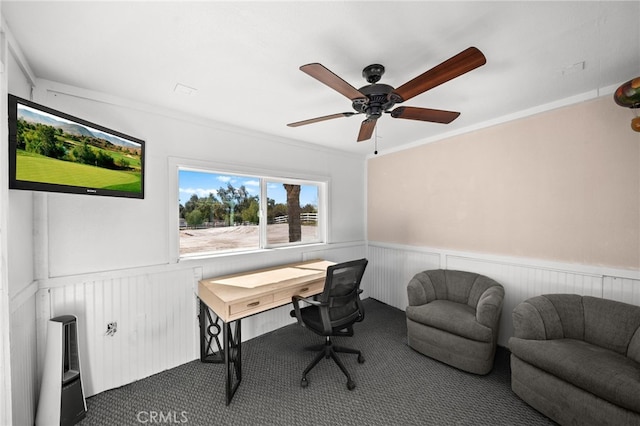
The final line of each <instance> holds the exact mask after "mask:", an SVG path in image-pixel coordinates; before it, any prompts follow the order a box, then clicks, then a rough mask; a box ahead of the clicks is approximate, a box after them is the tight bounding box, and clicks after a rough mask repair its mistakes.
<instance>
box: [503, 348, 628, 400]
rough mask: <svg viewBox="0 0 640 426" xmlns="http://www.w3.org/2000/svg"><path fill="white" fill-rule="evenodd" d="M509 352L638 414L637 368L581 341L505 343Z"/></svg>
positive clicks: (620, 356)
mask: <svg viewBox="0 0 640 426" xmlns="http://www.w3.org/2000/svg"><path fill="white" fill-rule="evenodd" d="M509 348H510V349H511V353H513V354H514V355H515V356H517V357H518V358H520V359H521V360H523V361H525V362H527V363H529V364H531V365H533V366H534V367H537V368H539V369H540V370H543V371H546V372H548V373H550V374H553V375H554V376H555V377H557V378H559V379H562V380H564V381H566V382H568V383H571V384H572V385H574V386H576V387H578V388H580V389H585V390H588V391H589V392H591V393H593V394H594V395H596V396H598V397H600V398H602V399H604V400H607V401H610V402H612V403H613V404H616V405H619V406H621V407H624V408H627V409H629V410H633V411H636V412H640V398H638V395H640V365H638V363H637V362H635V361H633V360H631V359H629V358H627V357H626V356H624V355H622V354H619V353H617V352H614V351H612V350H609V349H605V348H602V347H600V346H595V345H592V344H590V343H587V342H585V341H583V340H575V339H556V340H524V339H518V338H512V339H511V340H510V341H509Z"/></svg>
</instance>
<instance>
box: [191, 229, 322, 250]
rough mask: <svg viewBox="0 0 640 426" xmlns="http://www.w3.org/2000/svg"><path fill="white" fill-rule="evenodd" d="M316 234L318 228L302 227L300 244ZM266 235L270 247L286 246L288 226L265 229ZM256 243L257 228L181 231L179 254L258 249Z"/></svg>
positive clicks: (258, 239) (258, 230)
mask: <svg viewBox="0 0 640 426" xmlns="http://www.w3.org/2000/svg"><path fill="white" fill-rule="evenodd" d="M317 231H318V227H317V226H307V225H302V242H303V243H304V242H305V241H315V240H316V239H317V236H316V233H317ZM267 234H268V235H269V242H270V244H286V243H288V242H289V225H288V224H286V223H283V224H274V225H267ZM259 242H260V229H259V226H258V225H246V226H226V227H219V228H206V229H184V230H181V231H180V254H181V255H183V254H190V253H201V252H212V251H221V250H242V249H257V248H258V244H259Z"/></svg>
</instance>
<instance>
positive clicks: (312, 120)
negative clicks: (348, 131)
mask: <svg viewBox="0 0 640 426" xmlns="http://www.w3.org/2000/svg"><path fill="white" fill-rule="evenodd" d="M354 114H356V113H355V112H339V113H337V114H331V115H325V116H323V117H316V118H310V119H308V120H302V121H296V122H295V123H289V124H287V126H289V127H298V126H304V125H306V124H312V123H318V122H320V121H326V120H331V119H334V118H340V117H351V116H352V115H354Z"/></svg>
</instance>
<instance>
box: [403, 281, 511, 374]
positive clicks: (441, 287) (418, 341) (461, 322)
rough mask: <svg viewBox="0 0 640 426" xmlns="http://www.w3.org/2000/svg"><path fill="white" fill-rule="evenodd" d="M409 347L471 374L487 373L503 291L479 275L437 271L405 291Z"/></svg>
mask: <svg viewBox="0 0 640 426" xmlns="http://www.w3.org/2000/svg"><path fill="white" fill-rule="evenodd" d="M407 294H408V297H409V306H407V309H406V315H407V338H408V343H409V346H411V347H412V348H413V349H415V350H416V351H418V352H420V353H422V354H424V355H427V356H429V357H431V358H434V359H437V360H439V361H442V362H444V363H446V364H449V365H451V366H453V367H456V368H459V369H461V370H465V371H468V372H470V373H475V374H487V373H489V372H490V371H491V369H492V368H493V360H494V356H495V351H496V344H497V339H498V327H499V324H500V313H501V312H502V302H503V299H504V288H503V287H502V286H501V285H500V284H498V283H497V282H495V281H494V280H492V279H491V278H488V277H485V276H484V275H479V274H475V273H472V272H465V271H452V270H445V269H437V270H431V271H424V272H420V273H418V274H416V275H415V276H414V277H413V278H412V279H411V281H409V284H408V286H407Z"/></svg>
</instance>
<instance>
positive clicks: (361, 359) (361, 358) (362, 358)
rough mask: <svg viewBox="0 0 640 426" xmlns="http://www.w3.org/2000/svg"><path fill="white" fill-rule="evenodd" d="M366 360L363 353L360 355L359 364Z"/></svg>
mask: <svg viewBox="0 0 640 426" xmlns="http://www.w3.org/2000/svg"><path fill="white" fill-rule="evenodd" d="M363 362H364V357H363V356H362V355H358V364H362V363H363Z"/></svg>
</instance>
